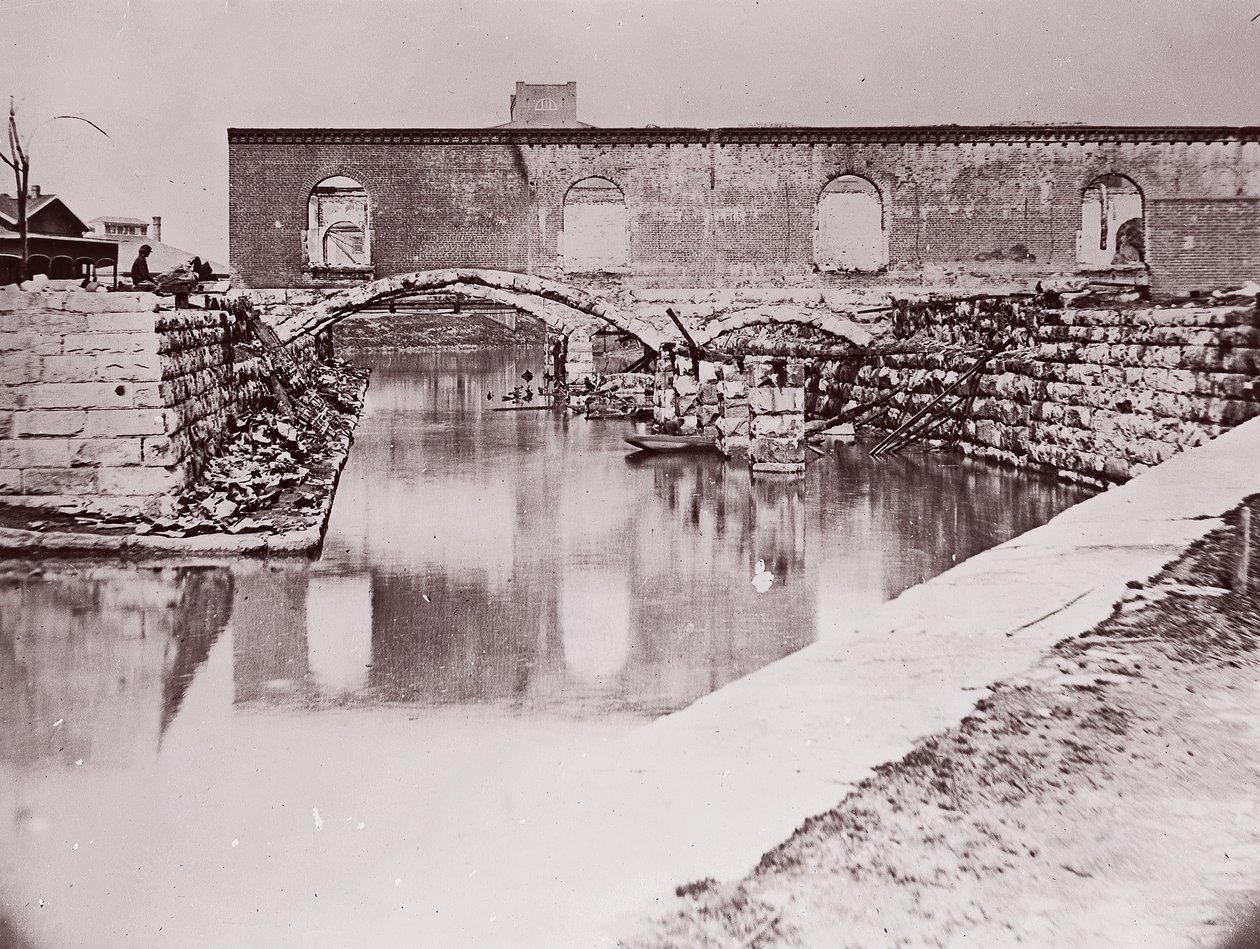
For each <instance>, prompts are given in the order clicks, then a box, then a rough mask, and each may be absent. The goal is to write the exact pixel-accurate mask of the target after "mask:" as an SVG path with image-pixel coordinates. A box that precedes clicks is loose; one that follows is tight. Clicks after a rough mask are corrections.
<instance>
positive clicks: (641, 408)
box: [568, 372, 656, 418]
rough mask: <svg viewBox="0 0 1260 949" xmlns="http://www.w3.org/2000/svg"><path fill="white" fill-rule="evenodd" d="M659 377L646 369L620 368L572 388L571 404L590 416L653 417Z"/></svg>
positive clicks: (577, 410)
mask: <svg viewBox="0 0 1260 949" xmlns="http://www.w3.org/2000/svg"><path fill="white" fill-rule="evenodd" d="M655 381H656V380H655V377H654V376H652V375H651V374H650V373H645V372H617V373H610V374H608V375H605V376H599V377H595V382H596V383H597V384H595V385H591V384H590V382H589V380H588V382H587V384H586V385H584V386H574V387H571V388H570V389H569V390H568V403H569V408H570V409H572V410H573V411H575V412H584V413H585V414H586V417H587V418H642V417H649V418H650V417H651V413H652V399H653V389H654V386H655Z"/></svg>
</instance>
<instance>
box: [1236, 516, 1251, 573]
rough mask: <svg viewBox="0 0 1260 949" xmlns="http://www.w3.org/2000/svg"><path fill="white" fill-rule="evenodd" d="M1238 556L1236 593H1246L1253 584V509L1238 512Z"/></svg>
mask: <svg viewBox="0 0 1260 949" xmlns="http://www.w3.org/2000/svg"><path fill="white" fill-rule="evenodd" d="M1237 553H1238V555H1237V556H1236V557H1235V558H1234V592H1235V593H1246V592H1247V588H1248V586H1249V585H1250V582H1251V508H1249V507H1248V506H1247V505H1245V504H1244V505H1243V506H1242V508H1241V509H1240V510H1239V512H1238V543H1237Z"/></svg>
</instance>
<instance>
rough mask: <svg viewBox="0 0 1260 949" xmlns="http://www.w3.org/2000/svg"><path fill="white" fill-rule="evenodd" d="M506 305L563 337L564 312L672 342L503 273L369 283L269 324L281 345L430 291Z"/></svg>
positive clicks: (563, 290) (537, 280)
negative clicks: (400, 298) (578, 314)
mask: <svg viewBox="0 0 1260 949" xmlns="http://www.w3.org/2000/svg"><path fill="white" fill-rule="evenodd" d="M439 290H440V291H443V292H447V293H456V294H459V295H461V296H466V297H471V298H473V299H482V300H491V301H493V302H495V303H504V304H507V305H510V306H514V307H516V308H517V309H519V310H522V311H524V312H526V313H529V314H531V315H533V316H536V317H538V318H539V319H541V320H543V321H544V322H545V323H546V324H547V325H548V326H550V327H552V328H554V329H557V330H559V331H561V332H567V331H568V330H569V329H571V328H572V321H571V319H570V318H569V317H567V316H566V315H565V311H566V310H568V311H577V312H578V313H583V314H587V315H589V316H593V317H596V318H597V319H600V320H603V321H604V322H606V323H609V324H611V325H612V326H614V327H616V328H617V329H619V330H621V331H622V332H623V333H628V334H629V335H631V336H633V337H635V338H636V339H638V340H639V341H640V342H641V343H642V344H643V345H644V346H646V347H648V348H649V349H651V350H653V351H655V350H658V349H660V347H661V344H662V343H663V342H666V341H668V340H669V338H670V337H668V336H666V335H665V334H663V333H661V332H660V331H659V330H657V329H656V328H655V327H653V326H652V325H651V324H650V323H648V322H646V321H644V320H641V319H637V318H632V317H629V316H627V315H626V314H624V313H622V312H621V311H620V310H618V309H617V307H615V306H614V305H613V304H611V303H609V302H608V301H606V300H601V299H600V298H599V297H596V296H595V295H593V294H591V293H587V292H586V291H585V290H580V289H578V288H577V287H572V286H569V285H567V284H563V283H557V282H556V281H554V280H544V279H543V278H541V277H531V276H527V275H525V274H518V273H511V272H508V271H502V270H463V269H461V270H423V271H419V272H417V273H409V274H398V275H396V276H393V277H384V278H382V279H380V280H373V281H372V282H371V283H366V284H363V285H362V286H357V287H353V288H352V289H349V290H342V291H340V292H338V293H335V294H333V295H332V296H330V297H328V298H327V299H326V300H324V301H323V302H322V303H318V304H316V305H315V306H312V307H309V308H308V309H305V310H297V311H295V312H293V313H290V314H287V315H285V316H283V317H281V318H279V319H277V320H275V321H274V322H273V323H272V328H273V329H274V330H275V331H276V333H277V335H278V336H279V337H280V340H281V341H282V342H288V341H289V340H292V339H296V338H297V337H299V336H304V335H307V334H309V333H317V332H319V331H320V330H322V329H325V328H327V327H329V326H331V325H332V324H333V323H336V322H337V321H338V320H340V319H342V318H344V317H347V316H350V315H352V314H354V313H357V312H359V311H360V310H364V309H366V308H368V307H371V306H376V305H378V304H381V303H388V302H389V301H390V300H392V299H395V298H397V297H403V296H412V295H415V294H424V293H431V292H434V291H439Z"/></svg>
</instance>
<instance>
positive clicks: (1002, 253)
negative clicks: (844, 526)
mask: <svg viewBox="0 0 1260 949" xmlns="http://www.w3.org/2000/svg"><path fill="white" fill-rule="evenodd" d="M576 96H577V90H576V86H575V84H573V83H569V84H565V85H558V86H546V87H540V86H530V85H527V84H523V83H522V84H518V86H517V91H516V94H515V95H514V96H513V97H512V120H511V121H510V122H509V123H508V124H506V125H503V126H499V127H497V128H489V129H244V128H234V129H229V131H228V149H229V169H230V239H231V258H232V263H233V265H234V266H235V268H236V269H237V270H238V271H239V273H240V275H241V276H242V277H243V279H244V280H245V282H246V283H247V284H248V285H250V286H253V287H296V286H341V285H346V284H347V283H352V282H355V281H361V280H365V279H371V278H374V277H383V276H389V275H391V274H397V273H406V272H412V271H418V270H428V269H433V268H441V267H451V266H462V267H481V268H495V269H503V270H514V271H521V272H526V273H543V274H550V275H564V274H568V275H580V274H591V273H611V274H616V275H619V276H620V277H621V278H622V279H623V280H625V281H627V282H629V283H631V284H635V285H645V286H653V285H655V286H713V285H722V284H730V283H758V282H761V283H781V282H786V283H789V284H799V285H807V286H809V285H822V286H829V285H831V286H834V285H845V284H852V283H879V282H888V281H894V280H898V279H901V280H904V278H905V277H906V275H908V274H920V273H923V272H925V271H926V272H928V273H929V274H931V273H933V272H948V271H950V270H955V271H958V270H967V271H969V272H972V273H975V272H980V273H982V274H983V273H984V272H985V271H986V270H987V271H990V272H992V273H994V274H998V273H1000V274H1002V275H1006V276H1009V275H1017V276H1021V277H1026V278H1027V277H1035V276H1037V275H1040V274H1043V273H1044V274H1051V273H1055V274H1060V273H1065V272H1091V273H1095V274H1097V273H1098V272H1100V271H1102V272H1108V273H1110V274H1114V275H1115V276H1116V277H1117V278H1118V279H1122V280H1130V279H1132V280H1135V281H1137V282H1148V281H1149V283H1150V285H1151V287H1152V288H1153V289H1154V290H1156V291H1157V292H1163V291H1172V290H1185V289H1211V288H1214V287H1222V286H1228V285H1237V284H1238V283H1239V282H1241V281H1243V280H1245V279H1249V278H1252V277H1255V276H1257V261H1260V128H1254V127H1247V128H1237V127H1235V128H1216V127H1212V128H1209V127H1158V128H1155V127H1143V128H1137V127H1095V126H1045V125H1010V126H1007V125H1000V126H917V127H898V128H814V127H778V126H774V127H741V128H715V129H697V128H653V127H648V128H594V127H590V126H585V125H583V124H582V123H580V122H579V121H578V120H577V108H576Z"/></svg>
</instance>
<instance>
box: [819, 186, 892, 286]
mask: <svg viewBox="0 0 1260 949" xmlns="http://www.w3.org/2000/svg"><path fill="white" fill-rule="evenodd" d="M814 262H815V263H816V264H817V265H818V267H819V269H820V270H879V269H880V268H881V267H883V266H885V265H887V263H888V241H887V239H886V237H885V233H884V203H883V201H882V200H881V199H880V194H879V189H878V188H876V187H875V185H873V184H871V182H869V181H867V180H866V179H865V178H859V177H858V176H857V175H841V176H840V177H839V178H835V179H832V180H831V181H830V182H828V184H827V187H825V188H823V190H822V194H820V195H819V196H818V225H817V228H816V230H815V231H814Z"/></svg>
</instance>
